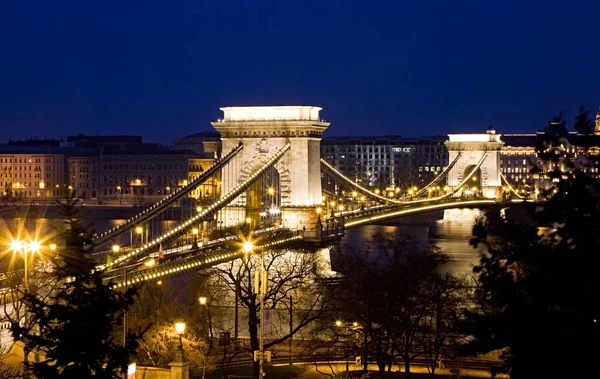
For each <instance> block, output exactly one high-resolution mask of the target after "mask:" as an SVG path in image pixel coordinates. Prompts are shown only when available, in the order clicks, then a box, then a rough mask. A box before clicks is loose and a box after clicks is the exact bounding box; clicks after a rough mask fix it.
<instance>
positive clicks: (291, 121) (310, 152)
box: [211, 106, 329, 229]
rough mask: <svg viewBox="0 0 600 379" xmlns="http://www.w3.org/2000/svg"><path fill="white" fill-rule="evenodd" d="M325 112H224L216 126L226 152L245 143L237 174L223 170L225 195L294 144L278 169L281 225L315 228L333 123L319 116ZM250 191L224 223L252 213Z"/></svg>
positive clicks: (277, 109)
mask: <svg viewBox="0 0 600 379" xmlns="http://www.w3.org/2000/svg"><path fill="white" fill-rule="evenodd" d="M321 109H322V108H319V107H313V106H256V107H226V108H221V110H222V111H223V113H224V117H223V119H220V120H217V121H216V122H212V123H211V124H212V126H213V127H214V128H215V129H216V130H217V131H218V132H219V133H220V134H221V139H222V141H223V152H224V153H225V152H228V151H230V150H231V149H233V148H234V147H235V146H236V145H237V144H238V143H239V142H240V141H241V142H242V143H243V144H244V149H243V150H242V152H241V153H240V155H241V156H240V157H239V158H238V160H237V166H238V168H239V169H238V172H236V173H233V174H232V173H231V170H230V172H225V171H226V169H224V171H223V173H222V179H221V180H222V182H221V193H222V194H225V193H227V192H229V191H230V190H231V189H232V188H233V187H234V186H235V185H236V184H238V183H240V182H242V181H243V180H245V179H246V178H247V177H248V176H249V175H250V174H251V173H252V172H253V171H254V170H255V169H256V168H258V167H259V166H260V165H261V164H262V163H263V162H264V161H265V160H266V159H268V158H269V157H271V156H272V155H273V154H274V153H275V152H277V151H278V150H279V149H280V148H281V147H283V146H284V145H285V144H286V143H290V145H291V148H290V150H289V151H288V152H287V153H286V154H285V155H284V156H283V158H282V159H281V160H280V161H279V162H278V163H277V164H276V165H275V168H276V169H277V173H278V178H279V183H278V184H279V185H278V188H279V189H278V191H279V193H277V194H276V196H278V199H280V204H279V205H280V211H281V223H282V226H284V227H286V228H292V229H296V228H298V229H303V228H306V229H310V228H311V227H312V226H314V223H315V222H316V212H315V208H316V207H317V206H318V205H320V204H321V196H322V192H321V162H320V159H321V153H320V144H321V135H322V134H323V132H324V131H325V129H327V127H328V126H329V123H328V122H324V121H323V120H321V119H320V118H319V112H320V111H321ZM261 190H262V191H264V190H266V189H261ZM251 192H252V191H247V193H246V195H241V196H240V197H239V198H238V199H237V200H236V201H234V202H233V205H232V206H229V207H227V208H226V209H225V210H224V211H223V212H221V213H222V216H220V217H222V220H221V221H223V224H225V225H229V224H230V223H233V222H232V221H230V219H231V217H228V216H227V212H229V213H230V214H233V212H235V213H236V214H238V215H239V214H240V212H244V211H245V210H247V209H248V204H250V203H252V196H253V195H252V194H251ZM255 195H256V194H255ZM236 207H237V209H234V208H236ZM247 216H250V217H255V215H249V214H246V216H244V217H247ZM238 222H239V220H238Z"/></svg>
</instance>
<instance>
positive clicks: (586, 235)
mask: <svg viewBox="0 0 600 379" xmlns="http://www.w3.org/2000/svg"><path fill="white" fill-rule="evenodd" d="M555 137H557V136H556V134H553V133H551V134H550V135H549V142H548V144H551V143H553V142H555V141H554V138H555ZM553 155H555V156H556V157H559V154H553ZM550 158H554V157H550ZM566 167H568V171H566V172H565V171H563V172H562V173H561V174H560V178H561V180H560V181H559V182H558V183H556V186H555V187H554V188H553V189H552V191H551V192H552V193H553V196H552V197H551V198H550V199H549V200H548V201H546V202H545V203H540V204H535V205H534V206H532V207H530V213H531V218H532V219H533V220H534V223H533V225H530V226H527V225H523V224H518V223H513V222H509V221H507V220H505V219H502V218H500V217H499V216H496V215H494V214H488V215H487V216H486V217H485V218H484V219H482V220H480V221H479V222H478V223H477V224H476V226H475V227H474V230H473V234H474V238H473V240H472V244H473V245H475V246H477V245H478V244H485V245H486V246H487V247H488V253H487V254H485V255H484V256H483V257H482V258H481V262H480V265H479V266H477V267H476V268H475V269H474V271H475V273H477V274H478V275H479V283H478V289H477V300H478V302H479V304H478V305H479V307H478V308H477V309H475V310H473V311H472V312H470V314H469V322H468V325H467V330H468V331H469V333H470V334H472V335H473V337H474V340H473V341H471V343H469V344H468V345H467V350H468V352H470V353H478V352H487V351H492V350H495V349H505V354H504V357H505V358H506V367H507V370H509V371H510V373H511V377H512V378H534V377H540V378H541V377H553V378H554V377H563V378H569V377H581V378H584V377H592V376H595V375H593V372H594V371H595V367H594V365H593V364H592V362H594V361H595V359H596V357H597V356H598V353H599V346H600V344H599V342H600V341H599V336H600V335H599V329H598V323H597V320H598V318H599V317H600V313H599V302H598V298H599V296H600V291H599V289H600V288H599V286H600V279H599V277H598V275H597V270H598V267H599V263H600V258H599V257H600V255H599V254H598V247H599V246H600V240H599V238H600V201H599V200H600V180H598V179H595V178H592V177H590V176H587V175H585V174H584V173H583V172H582V171H580V170H578V169H577V167H575V166H574V165H567V166H566Z"/></svg>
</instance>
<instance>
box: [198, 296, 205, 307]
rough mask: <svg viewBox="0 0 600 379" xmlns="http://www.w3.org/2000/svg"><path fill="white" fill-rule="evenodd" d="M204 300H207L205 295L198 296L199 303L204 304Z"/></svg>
mask: <svg viewBox="0 0 600 379" xmlns="http://www.w3.org/2000/svg"><path fill="white" fill-rule="evenodd" d="M206 301H207V299H206V296H200V297H199V298H198V302H199V303H200V305H206Z"/></svg>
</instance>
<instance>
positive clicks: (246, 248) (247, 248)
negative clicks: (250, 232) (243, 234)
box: [244, 241, 254, 254]
mask: <svg viewBox="0 0 600 379" xmlns="http://www.w3.org/2000/svg"><path fill="white" fill-rule="evenodd" d="M253 249H254V245H253V244H252V242H250V241H246V242H244V253H246V254H248V253H250V252H251V251H252V250H253Z"/></svg>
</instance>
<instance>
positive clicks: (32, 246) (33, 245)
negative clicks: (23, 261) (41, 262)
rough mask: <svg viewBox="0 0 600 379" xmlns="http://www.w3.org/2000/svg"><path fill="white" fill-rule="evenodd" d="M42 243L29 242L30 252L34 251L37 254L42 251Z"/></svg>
mask: <svg viewBox="0 0 600 379" xmlns="http://www.w3.org/2000/svg"><path fill="white" fill-rule="evenodd" d="M40 247H41V245H40V243H39V242H38V241H31V242H29V250H30V251H33V252H34V253H37V252H38V251H40Z"/></svg>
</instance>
